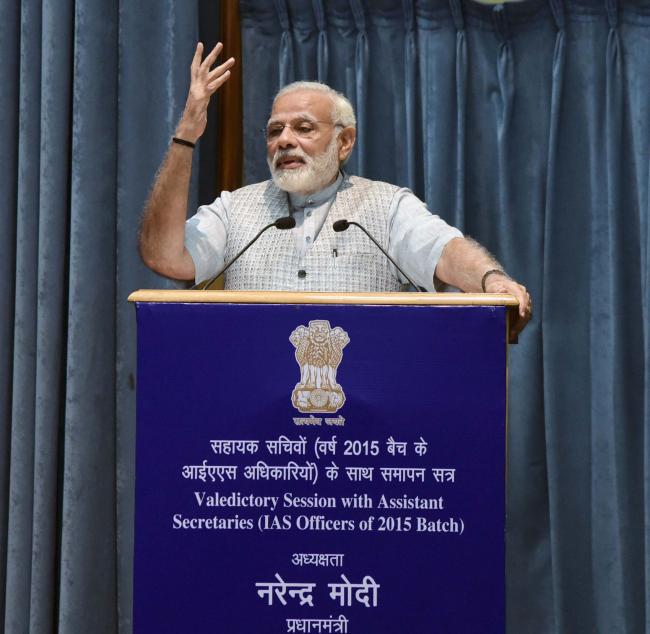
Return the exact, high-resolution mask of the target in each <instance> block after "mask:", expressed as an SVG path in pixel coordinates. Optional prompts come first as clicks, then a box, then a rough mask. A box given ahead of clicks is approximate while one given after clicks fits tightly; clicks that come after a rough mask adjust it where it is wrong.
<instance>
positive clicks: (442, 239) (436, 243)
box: [388, 189, 463, 291]
mask: <svg viewBox="0 0 650 634" xmlns="http://www.w3.org/2000/svg"><path fill="white" fill-rule="evenodd" d="M462 237H463V234H462V233H461V232H460V231H459V230H458V229H456V228H454V227H452V226H450V225H448V224H447V223H446V222H445V221H444V220H443V219H442V218H440V217H439V216H436V215H435V214H432V213H431V212H430V211H429V209H428V208H427V206H426V205H425V203H423V202H422V201H421V200H420V199H419V198H418V197H417V196H416V195H415V194H413V192H411V191H410V190H408V189H400V190H399V191H398V192H397V193H396V194H395V196H394V197H393V200H392V202H391V208H390V210H389V213H388V252H389V253H390V255H391V257H393V258H395V260H396V261H397V262H398V264H399V265H400V266H401V267H402V268H403V269H404V271H406V273H407V274H408V275H409V276H410V277H411V278H412V279H413V281H414V282H415V283H416V284H418V286H422V287H423V288H426V289H427V290H428V291H435V288H434V284H433V277H434V273H435V270H436V266H437V265H438V260H439V259H440V256H441V254H442V251H443V249H444V248H445V245H446V244H447V242H449V241H450V240H453V239H454V238H462ZM400 277H401V276H400ZM403 281H406V280H403Z"/></svg>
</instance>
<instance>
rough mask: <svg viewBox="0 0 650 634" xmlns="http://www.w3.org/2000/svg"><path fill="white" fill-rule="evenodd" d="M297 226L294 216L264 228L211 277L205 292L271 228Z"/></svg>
mask: <svg viewBox="0 0 650 634" xmlns="http://www.w3.org/2000/svg"><path fill="white" fill-rule="evenodd" d="M295 226H296V219H295V218H294V217H293V216H282V218H278V219H277V220H276V221H275V222H271V223H269V224H268V225H266V227H263V228H262V229H260V231H259V232H258V234H257V235H256V236H255V237H254V238H253V239H252V240H251V241H250V242H249V243H248V244H247V245H246V246H245V247H244V248H243V249H242V250H241V251H240V252H239V253H238V254H237V255H236V256H235V257H234V258H233V259H232V260H230V262H228V264H226V266H224V267H223V268H222V269H221V270H220V271H219V272H218V273H217V274H216V275H215V276H214V277H211V278H210V279H209V280H208V281H207V282H206V283H205V285H204V286H203V290H204V291H206V290H208V288H209V287H210V286H211V285H212V283H213V282H214V281H215V280H216V279H217V278H218V277H219V276H220V275H221V274H222V273H225V272H226V271H227V270H228V269H229V268H230V267H231V266H232V265H233V264H234V263H235V262H237V260H239V258H240V257H241V256H242V255H244V253H246V251H248V249H249V248H250V247H252V246H253V245H254V244H255V242H257V240H258V239H259V237H260V236H261V235H262V234H263V233H264V232H265V231H267V230H268V229H270V228H271V227H275V228H276V229H293V228H294V227H295ZM200 284H203V282H199V283H198V284H195V285H194V286H192V289H195V288H198V286H199V285H200Z"/></svg>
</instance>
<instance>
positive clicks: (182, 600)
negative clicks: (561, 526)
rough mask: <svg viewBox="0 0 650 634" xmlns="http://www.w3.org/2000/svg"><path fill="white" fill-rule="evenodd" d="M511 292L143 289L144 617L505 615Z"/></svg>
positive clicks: (348, 625)
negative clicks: (351, 298)
mask: <svg viewBox="0 0 650 634" xmlns="http://www.w3.org/2000/svg"><path fill="white" fill-rule="evenodd" d="M505 310H506V309H505V307H503V306H459V307H440V306H369V305H351V306H344V305H288V304H171V303H138V305H137V318H138V428H137V477H136V543H135V582H134V631H135V632H136V634H142V633H145V632H147V633H148V632H151V633H154V632H155V633H156V634H161V633H163V632H170V633H172V632H173V633H174V634H178V633H184V632H191V633H193V634H195V633H203V632H206V633H207V632H210V633H225V634H237V633H240V632H241V633H244V632H245V633H253V632H255V633H266V632H269V633H285V632H286V633H291V632H319V633H320V632H327V633H330V632H336V633H349V634H382V633H389V632H391V633H399V634H405V633H407V634H420V633H421V634H425V633H441V634H460V633H465V632H466V633H468V634H480V633H498V632H503V631H504V585H505V581H504V518H505V507H504V504H505V500H504V498H505V482H504V469H505V414H506V412H505V407H506V343H505V341H506V326H505V321H506V315H505Z"/></svg>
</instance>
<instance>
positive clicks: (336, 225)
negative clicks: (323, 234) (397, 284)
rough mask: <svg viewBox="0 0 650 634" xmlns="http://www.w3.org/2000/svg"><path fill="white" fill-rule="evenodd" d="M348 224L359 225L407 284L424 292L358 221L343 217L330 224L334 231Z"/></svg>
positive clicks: (343, 229) (346, 227)
mask: <svg viewBox="0 0 650 634" xmlns="http://www.w3.org/2000/svg"><path fill="white" fill-rule="evenodd" d="M350 225H354V226H355V227H359V229H361V231H363V232H364V233H365V234H366V235H367V236H368V237H369V238H370V239H371V240H372V241H373V242H374V243H375V246H376V247H377V248H378V249H379V250H380V251H381V252H382V253H383V254H384V255H385V256H386V257H387V258H388V259H389V260H390V261H391V263H392V264H393V266H394V267H395V268H396V269H397V270H398V271H399V272H400V273H401V274H402V275H403V276H404V277H405V278H406V280H407V282H408V283H409V284H411V286H413V287H415V288H416V289H417V290H418V292H419V293H423V292H424V291H423V290H422V289H421V288H420V287H419V286H418V285H417V284H416V283H415V282H414V281H413V280H412V279H411V278H410V277H409V276H408V275H407V274H406V273H405V272H404V271H403V270H402V268H401V267H400V265H399V264H397V262H395V260H393V258H391V257H390V255H388V252H387V251H386V249H384V247H382V246H381V244H379V242H377V240H375V239H374V238H373V237H372V236H371V235H370V233H368V231H366V229H365V227H362V226H361V225H360V224H359V223H358V222H354V221H352V220H345V219H341V220H337V221H336V222H335V223H334V224H332V229H334V231H337V232H340V231H345V230H346V229H348V227H350Z"/></svg>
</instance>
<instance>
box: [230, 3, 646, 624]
mask: <svg viewBox="0 0 650 634" xmlns="http://www.w3.org/2000/svg"><path fill="white" fill-rule="evenodd" d="M240 7H241V14H242V29H243V38H242V39H243V46H244V49H243V68H244V73H245V79H244V86H245V93H244V130H245V134H246V136H245V150H246V156H245V170H246V180H247V181H248V182H253V181H257V180H259V179H264V178H267V168H266V165H265V152H264V149H265V148H264V143H263V140H262V139H261V138H260V137H259V135H258V134H257V132H256V131H257V130H259V129H260V128H261V127H262V126H263V124H264V122H265V120H266V117H267V115H268V111H269V106H270V102H271V97H272V95H273V93H274V92H275V90H276V89H277V88H278V87H279V86H281V85H282V84H284V83H286V82H289V81H292V80H296V79H310V80H313V79H320V80H323V81H326V82H328V83H329V84H331V85H332V86H334V87H335V88H337V89H338V90H341V91H342V92H344V93H345V94H346V95H348V97H349V98H350V99H351V100H352V102H353V103H354V105H355V106H356V110H357V113H358V120H359V142H358V144H357V148H356V150H355V154H354V156H353V158H352V160H351V161H350V167H349V169H350V171H351V172H353V173H357V174H361V175H364V176H367V177H370V178H375V179H380V180H386V181H389V182H392V183H396V184H399V185H405V186H409V187H411V188H413V189H414V190H415V192H416V193H417V194H419V195H420V196H422V197H423V198H424V199H425V200H426V201H427V203H428V204H429V206H430V208H431V209H433V210H435V211H436V212H438V213H440V214H441V215H442V216H443V217H445V218H446V219H447V220H449V221H450V222H452V223H454V224H456V225H458V226H459V227H460V228H462V229H463V230H464V231H465V232H466V233H468V234H469V235H471V236H473V237H475V238H476V239H478V240H479V241H480V242H482V243H484V244H485V245H486V246H487V247H488V248H489V249H490V250H492V251H493V252H494V253H495V254H496V255H497V256H498V257H499V259H500V260H501V261H502V262H503V263H504V264H505V266H506V267H507V269H508V270H509V271H510V272H511V273H512V275H513V276H515V277H516V278H518V279H521V280H522V281H523V282H524V283H525V284H526V285H527V286H528V287H529V289H530V291H531V294H532V296H533V298H534V302H535V318H534V320H533V322H532V323H531V324H530V325H529V327H528V330H527V331H526V332H525V333H524V335H523V336H522V337H521V339H520V343H519V345H518V346H515V347H512V348H511V350H510V361H511V366H510V367H511V370H510V417H509V438H508V441H509V452H510V463H509V478H508V533H507V553H508V561H507V572H508V586H507V600H508V629H509V632H511V633H512V634H521V633H526V634H529V633H537V632H544V633H546V632H558V633H563V634H591V633H595V632H598V633H602V634H612V633H621V632H622V633H627V634H640V633H642V632H645V631H650V576H649V574H650V549H649V547H650V542H649V537H648V536H649V534H650V522H649V512H650V480H649V473H650V435H649V432H650V383H649V378H650V353H649V350H650V339H649V335H650V306H649V305H648V298H649V293H650V282H649V275H648V264H649V262H648V245H649V239H650V225H649V224H648V212H649V205H650V199H649V195H650V190H649V188H648V182H649V175H650V161H649V147H650V116H649V115H650V2H648V0H639V1H629V0H622V1H617V0H598V1H594V0H580V1H577V0H569V1H564V2H563V1H562V0H551V1H550V2H549V1H548V0H526V1H524V2H520V3H517V4H507V5H496V6H494V7H492V6H485V5H479V4H478V3H475V2H472V1H471V0H420V1H414V0H400V1H398V0H373V1H372V2H370V1H362V0H327V1H324V0H313V1H311V2H305V1H299V0H275V1H274V2H267V1H266V0H242V1H241V2H240ZM253 60H254V63H253ZM432 389H435V386H432ZM434 626H435V624H432V628H434V629H435V627H434ZM432 631H433V630H432Z"/></svg>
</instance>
